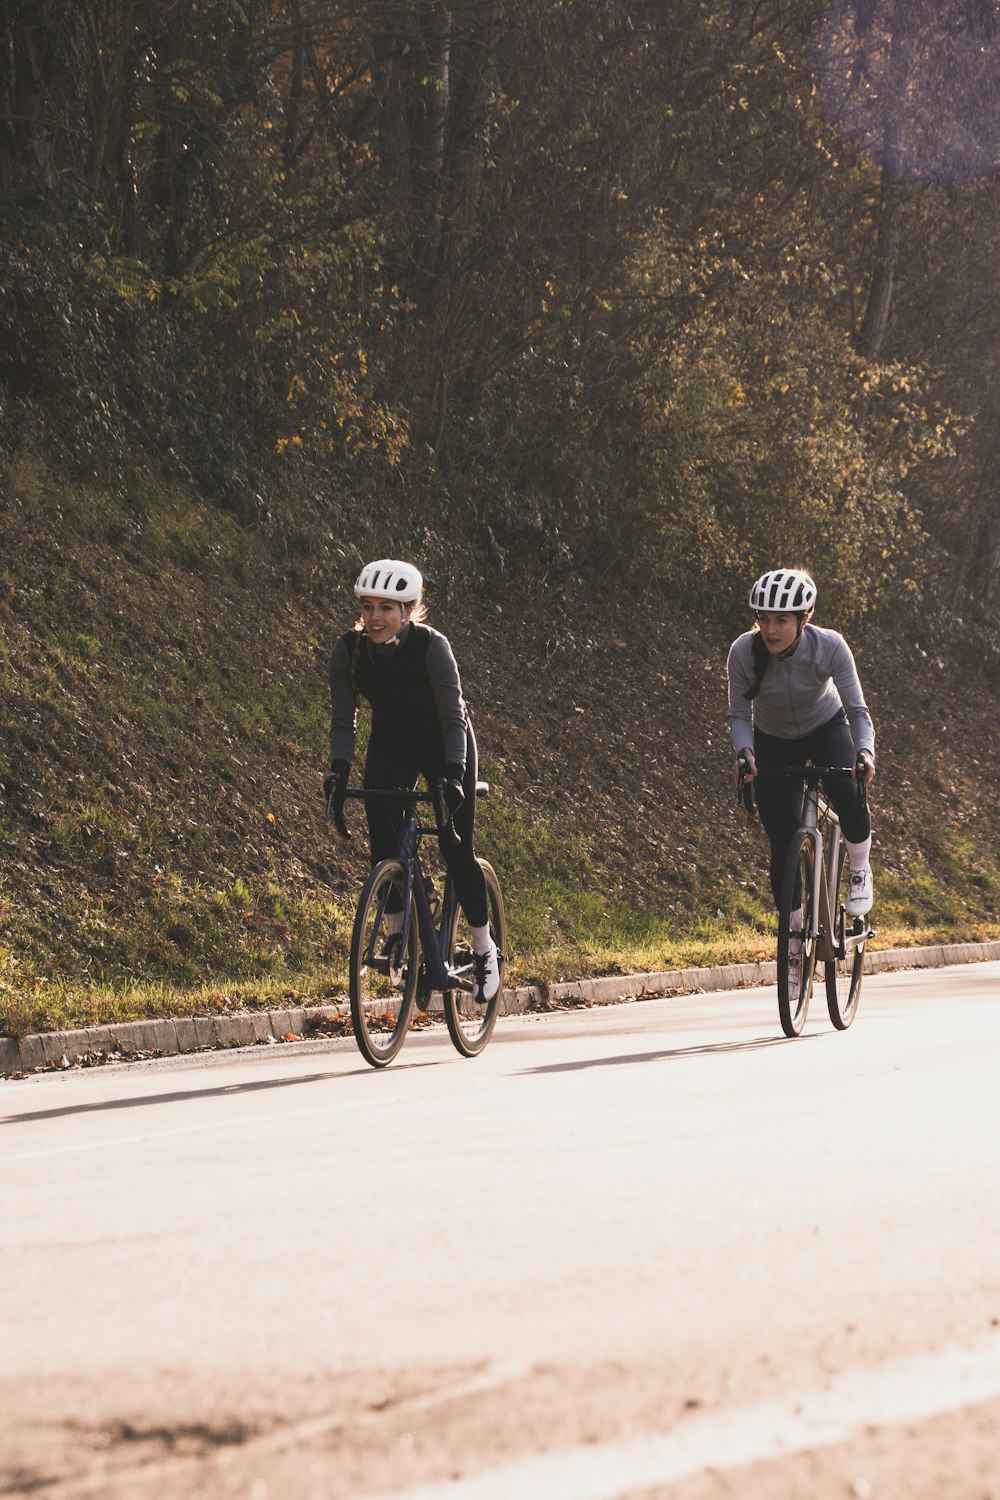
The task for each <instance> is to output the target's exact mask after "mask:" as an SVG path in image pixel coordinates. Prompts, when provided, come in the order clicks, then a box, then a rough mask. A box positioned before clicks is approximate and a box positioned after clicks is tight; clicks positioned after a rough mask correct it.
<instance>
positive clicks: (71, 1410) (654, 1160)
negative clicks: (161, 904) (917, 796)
mask: <svg viewBox="0 0 1000 1500" xmlns="http://www.w3.org/2000/svg"><path fill="white" fill-rule="evenodd" d="M998 998H1000V964H996V963H992V964H978V965H969V966H967V967H962V968H949V969H945V970H941V969H937V970H929V971H921V972H912V973H896V974H887V975H873V976H869V977H868V978H867V979H866V981H865V992H864V996H863V999H862V1011H861V1014H860V1016H859V1019H858V1021H857V1023H856V1025H855V1026H854V1027H853V1029H852V1030H851V1031H849V1032H847V1033H846V1034H843V1035H839V1034H836V1033H834V1032H833V1031H832V1029H831V1027H830V1026H829V1023H828V1021H827V1020H826V1018H825V1012H824V1007H823V1003H822V997H821V996H817V999H816V1002H815V1003H814V1013H813V1017H812V1019H811V1020H810V1022H809V1023H808V1025H807V1028H806V1033H805V1035H804V1036H803V1037H801V1038H800V1039H798V1040H797V1041H794V1042H786V1041H784V1040H783V1039H781V1038H780V1036H779V1028H778V1023H777V1017H776V1014H775V1006H774V1003H773V997H772V995H771V994H770V993H768V992H765V991H744V992H740V993H728V994H725V995H715V996H713V995H708V996H698V997H692V998H688V999H674V1000H662V1001H647V1002H644V1003H640V1004H631V1005H627V1006H621V1007H613V1008H602V1009H600V1010H591V1011H586V1012H572V1013H568V1014H567V1013H560V1014H557V1015H549V1016H530V1017H523V1018H516V1019H510V1020H507V1021H505V1022H502V1023H501V1025H500V1027H499V1028H498V1030H497V1033H496V1035H495V1037H494V1041H493V1043H492V1044H491V1046H490V1048H489V1049H488V1051H487V1052H486V1053H485V1054H484V1055H483V1056H482V1057H481V1058H479V1059H476V1060H474V1061H472V1062H465V1061H463V1060H461V1059H460V1058H459V1057H458V1056H457V1054H455V1053H454V1052H453V1050H452V1049H451V1047H450V1044H449V1042H448V1040H447V1036H446V1035H445V1034H444V1033H443V1032H440V1033H433V1034H430V1033H425V1034H420V1035H415V1036H413V1037H411V1038H410V1039H409V1041H408V1042H407V1045H406V1048H405V1049H404V1051H403V1053H402V1054H401V1056H400V1058H399V1059H398V1060H397V1062H395V1063H394V1064H393V1065H392V1066H391V1067H390V1068H389V1069H388V1070H386V1071H384V1072H381V1073H376V1072H374V1071H372V1070H371V1069H369V1068H367V1067H365V1066H364V1064H362V1063H361V1061H360V1058H359V1057H358V1055H357V1053H356V1051H355V1050H354V1047H353V1043H352V1042H350V1041H341V1042H329V1043H323V1042H319V1043H305V1044H301V1045H297V1046H290V1047H274V1048H270V1049H263V1048H262V1049H258V1050H256V1051H252V1052H244V1053H238V1054H234V1053H229V1054H222V1055H220V1054H208V1055H203V1056H199V1057H195V1058H192V1057H185V1058H174V1059H170V1060H167V1061H163V1062H157V1063H147V1064H139V1065H135V1066H132V1067H128V1068H113V1069H112V1068H108V1069H103V1070H95V1071H94V1072H89V1073H87V1072H82V1073H81V1072H75V1073H72V1074H62V1075H52V1074H49V1075H43V1076H39V1077H36V1078H29V1079H26V1080H23V1081H10V1080H8V1081H5V1082H3V1083H2V1084H0V1204H2V1207H3V1216H2V1220H0V1258H2V1259H0V1264H2V1268H3V1274H2V1276H0V1495H5V1494H10V1495H22V1494H23V1495H29V1494H30V1495H43V1496H49V1495H50V1496H58V1497H61V1500H69V1497H71V1496H77V1495H80V1496H83V1495H100V1496H102V1497H104V1496H107V1497H125V1496H128V1497H129V1500H145V1497H153V1496H158V1497H159V1496H162V1497H168V1496H169V1497H171V1500H173V1497H179V1496H183V1497H187V1496H205V1497H212V1500H214V1497H221V1496H229V1495H240V1496H245V1497H249V1500H270V1497H275V1496H283V1497H284V1496H291V1497H300V1496H301V1497H310V1500H311V1497H313V1496H315V1497H323V1500H343V1497H347V1496H352V1497H354V1496H357V1497H360V1496H369V1495H371V1496H374V1495H378V1496H379V1497H380V1500H382V1497H385V1496H393V1497H394V1500H398V1497H405V1500H448V1497H451V1500H494V1497H496V1500H499V1497H504V1500H515V1497H516V1500H534V1497H538V1500H541V1497H544V1500H553V1497H555V1500H558V1497H562V1496H565V1497H572V1500H591V1497H592V1500H612V1497H614V1500H625V1497H638V1496H639V1495H640V1494H641V1495H643V1496H646V1497H649V1496H656V1495H662V1496H669V1497H670V1500H717V1497H720V1496H736V1495H738V1496H740V1497H741V1500H758V1497H759V1500H763V1497H767V1500H782V1497H798V1496H802V1497H803V1500H804V1497H805V1496H807V1495H808V1496H810V1497H811V1500H814V1497H816V1496H826V1495H830V1496H852V1495H853V1496H855V1497H858V1500H866V1497H869V1496H871V1497H878V1496H891V1497H892V1500H910V1497H917V1496H921V1497H922V1496H925V1495H926V1496H930V1495H934V1496H935V1500H942V1497H945V1500H947V1497H949V1496H954V1497H955V1500H986V1497H991V1500H1000V1463H998V1439H997V1433H998V1432H1000V1420H998V1419H1000V1190H998V1172H997V1141H998V1139H1000V1088H998V1086H997V1081H996V1073H997V1058H998V1056H1000V1006H998V1005H997V1000H998Z"/></svg>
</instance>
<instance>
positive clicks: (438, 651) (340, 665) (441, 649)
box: [330, 621, 468, 771]
mask: <svg viewBox="0 0 1000 1500" xmlns="http://www.w3.org/2000/svg"><path fill="white" fill-rule="evenodd" d="M412 628H413V627H412V625H411V624H410V622H409V621H407V623H406V624H405V625H404V626H403V628H402V630H401V631H400V632H399V636H398V640H399V643H400V645H402V644H403V642H404V641H405V639H406V636H407V633H408V632H409V631H410V630H411V629H412ZM421 629H422V630H425V631H427V633H428V635H429V636H430V640H429V642H428V646H427V655H426V657H425V658H424V666H425V668H426V671H427V679H428V682H429V684H430V689H431V693H432V694H433V697H434V706H435V709H436V710H437V717H438V722H439V723H440V725H441V733H442V736H443V738H444V758H445V764H446V765H456V766H461V767H462V769H463V771H464V769H465V756H466V725H467V723H468V713H467V711H466V707H465V699H464V698H463V696H462V684H461V680H460V678H459V675H458V664H457V662H456V661H455V656H454V653H453V651H452V649H451V645H450V643H449V641H448V638H447V636H444V635H442V634H441V632H440V631H439V630H434V629H432V627H431V626H429V625H422V626H421ZM371 649H372V651H373V653H374V655H375V657H376V658H377V657H379V656H383V655H384V656H390V655H391V654H392V653H393V652H394V651H396V650H398V649H399V648H398V647H397V646H395V645H387V646H372V648H371ZM330 709H331V711H330V759H331V761H334V760H346V761H347V762H348V763H350V761H351V760H352V758H353V756H354V742H355V735H356V730H357V718H358V714H357V705H356V703H355V700H354V687H353V684H352V682H351V654H350V649H349V647H348V644H347V641H346V640H345V639H344V637H343V636H342V637H341V638H340V640H338V641H337V644H336V645H335V646H334V648H333V651H332V652H331V653H330Z"/></svg>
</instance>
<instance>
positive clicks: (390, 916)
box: [385, 911, 403, 933]
mask: <svg viewBox="0 0 1000 1500" xmlns="http://www.w3.org/2000/svg"><path fill="white" fill-rule="evenodd" d="M385 930H386V932H388V933H393V932H402V930H403V913H402V912H401V911H387V912H386V914H385Z"/></svg>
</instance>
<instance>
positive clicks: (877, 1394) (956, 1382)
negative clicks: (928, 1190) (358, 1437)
mask: <svg viewBox="0 0 1000 1500" xmlns="http://www.w3.org/2000/svg"><path fill="white" fill-rule="evenodd" d="M998 1396H1000V1339H995V1340H993V1341H992V1342H990V1343H988V1344H982V1345H977V1346H975V1347H969V1348H952V1349H944V1350H940V1351H938V1352H937V1353H933V1354H926V1355H916V1356H913V1357H911V1358H909V1359H906V1360H900V1361H894V1362H892V1363H890V1364H885V1365H882V1366H881V1367H879V1368H878V1369H874V1370H867V1369H866V1370H854V1371H851V1372H849V1373H846V1374H844V1375H840V1376H838V1377H836V1378H835V1379H834V1380H832V1381H831V1382H830V1384H829V1385H828V1386H826V1387H822V1388H813V1389H809V1390H802V1391H799V1392H795V1393H791V1394H789V1395H788V1396H786V1397H785V1398H783V1399H770V1400H767V1401H761V1402H757V1403H755V1404H753V1405H750V1406H742V1407H732V1408H730V1409H729V1410H722V1411H717V1412H707V1413H705V1414H704V1415H703V1416H698V1417H690V1418H684V1419H682V1420H681V1421H680V1422H679V1423H678V1425H677V1426H676V1427H675V1428H674V1429H673V1431H671V1432H665V1433H654V1434H650V1435H648V1436H646V1437H641V1438H635V1439H632V1440H631V1441H627V1442H613V1443H603V1444H597V1443H595V1444H586V1445H584V1446H579V1447H573V1448H563V1449H556V1450H554V1451H552V1452H549V1453H539V1454H534V1455H528V1456H527V1457H525V1458H521V1459H517V1460H515V1461H514V1462H512V1463H508V1464H504V1465H502V1466H501V1467H500V1468H496V1469H492V1470H487V1471H486V1472H483V1473H475V1474H467V1475H461V1476H459V1477H457V1478H455V1479H448V1480H443V1481H439V1482H435V1483H430V1484H420V1485H416V1486H413V1487H411V1488H409V1489H404V1490H392V1491H384V1492H381V1493H379V1494H372V1495H368V1496H366V1497H365V1500H559V1497H563V1496H572V1500H617V1497H619V1496H621V1495H626V1494H629V1493H631V1492H633V1491H637V1490H644V1489H651V1488H653V1487H654V1486H656V1485H663V1484H673V1483H676V1482H677V1481H678V1480H680V1479H686V1478H689V1477H691V1476H692V1475H695V1474H700V1473H702V1472H703V1471H704V1470H706V1469H709V1468H711V1469H737V1468H741V1467H742V1466H743V1465H745V1464H751V1463H756V1462H759V1461H760V1460H762V1459H764V1460H768V1459H781V1458H785V1457H787V1456H789V1455H790V1454H793V1453H804V1452H808V1451H809V1450H811V1449H814V1448H827V1447H830V1446H831V1445H832V1444H835V1443H841V1442H846V1441H847V1440H848V1439H849V1438H851V1437H853V1436H855V1435H856V1434H857V1433H858V1432H859V1431H862V1430H864V1429H867V1428H872V1427H890V1426H896V1425H898V1424H900V1423H904V1422H913V1421H921V1420H926V1419H927V1418H929V1417H935V1416H939V1415H941V1414H942V1413H944V1412H949V1411H956V1410H959V1409H961V1408H962V1407H965V1406H974V1405H975V1404H976V1403H977V1402H981V1401H988V1400H990V1399H992V1398H994V1397H998Z"/></svg>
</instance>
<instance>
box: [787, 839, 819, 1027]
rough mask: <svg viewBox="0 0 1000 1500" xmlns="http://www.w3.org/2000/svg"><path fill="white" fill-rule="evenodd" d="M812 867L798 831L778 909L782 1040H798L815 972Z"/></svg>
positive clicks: (808, 845)
mask: <svg viewBox="0 0 1000 1500" xmlns="http://www.w3.org/2000/svg"><path fill="white" fill-rule="evenodd" d="M815 867H816V856H815V850H814V848H813V841H812V839H811V838H810V837H809V835H808V833H806V832H805V830H804V829H801V828H800V829H799V830H798V832H797V833H796V835H795V838H794V839H793V841H792V846H791V848H790V850H789V852H788V863H787V865H786V866H785V882H784V885H783V887H782V891H781V902H780V904H779V906H778V1016H779V1018H780V1020H781V1029H782V1031H783V1032H784V1033H785V1035H786V1036H798V1035H799V1033H800V1032H801V1030H802V1028H803V1026H804V1025H805V1023H806V1012H807V1011H808V1009H809V997H810V996H811V994H812V986H813V976H814V974H815V971H816V939H815V937H813V936H812V933H813V929H814V927H815V925H816V924H815V923H814V921H813V911H814V908H815V904H816V883H815ZM800 909H801V913H802V915H801V917H800V916H799V911H800ZM793 920H794V922H795V930H794V932H793V929H792V922H793Z"/></svg>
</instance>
